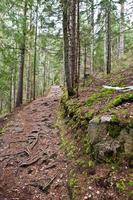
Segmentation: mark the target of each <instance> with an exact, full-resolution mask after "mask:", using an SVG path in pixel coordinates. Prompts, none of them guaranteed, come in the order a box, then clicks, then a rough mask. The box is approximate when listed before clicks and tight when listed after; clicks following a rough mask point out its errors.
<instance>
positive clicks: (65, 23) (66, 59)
mask: <svg viewBox="0 0 133 200" xmlns="http://www.w3.org/2000/svg"><path fill="white" fill-rule="evenodd" d="M68 20H69V19H68V0H63V36H64V66H65V76H66V84H67V90H68V95H69V96H71V95H73V93H74V91H73V87H72V82H71V76H70V68H69V53H68V52H69V39H68V32H69V31H68Z"/></svg>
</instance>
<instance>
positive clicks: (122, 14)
mask: <svg viewBox="0 0 133 200" xmlns="http://www.w3.org/2000/svg"><path fill="white" fill-rule="evenodd" d="M120 5H121V14H120V46H119V58H121V57H122V56H123V55H124V1H123V0H122V1H121V2H120Z"/></svg>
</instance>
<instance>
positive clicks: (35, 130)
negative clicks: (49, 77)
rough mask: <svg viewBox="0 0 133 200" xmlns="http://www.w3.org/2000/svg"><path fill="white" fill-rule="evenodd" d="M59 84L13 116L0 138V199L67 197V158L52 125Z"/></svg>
mask: <svg viewBox="0 0 133 200" xmlns="http://www.w3.org/2000/svg"><path fill="white" fill-rule="evenodd" d="M59 94H60V88H59V87H56V86H55V87H52V88H51V91H50V92H49V94H48V95H47V97H43V98H40V99H37V100H36V101H34V102H32V103H30V104H29V105H27V106H25V107H24V108H23V109H21V110H20V111H19V112H18V113H17V114H15V116H14V120H13V121H12V122H10V124H9V125H8V127H7V128H6V130H5V134H4V135H2V136H1V138H0V200H45V199H46V200H60V199H61V200H68V199H69V198H68V195H67V193H68V192H67V187H66V173H67V161H66V159H65V156H64V155H63V152H62V151H61V149H60V139H59V130H58V129H57V128H55V126H54V125H55V121H56V110H57V108H58V104H59V101H58V100H59Z"/></svg>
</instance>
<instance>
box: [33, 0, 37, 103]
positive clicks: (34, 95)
mask: <svg viewBox="0 0 133 200" xmlns="http://www.w3.org/2000/svg"><path fill="white" fill-rule="evenodd" d="M37 34H38V0H37V7H36V27H35V42H34V45H35V46H34V72H33V100H35V98H36V58H37Z"/></svg>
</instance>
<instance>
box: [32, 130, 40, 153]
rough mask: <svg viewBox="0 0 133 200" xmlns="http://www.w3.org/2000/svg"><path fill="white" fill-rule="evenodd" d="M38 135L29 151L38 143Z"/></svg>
mask: <svg viewBox="0 0 133 200" xmlns="http://www.w3.org/2000/svg"><path fill="white" fill-rule="evenodd" d="M40 134H41V133H38V134H37V136H36V137H35V142H34V143H33V145H32V147H31V149H33V148H34V147H35V146H36V144H37V143H38V141H39V136H40Z"/></svg>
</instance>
